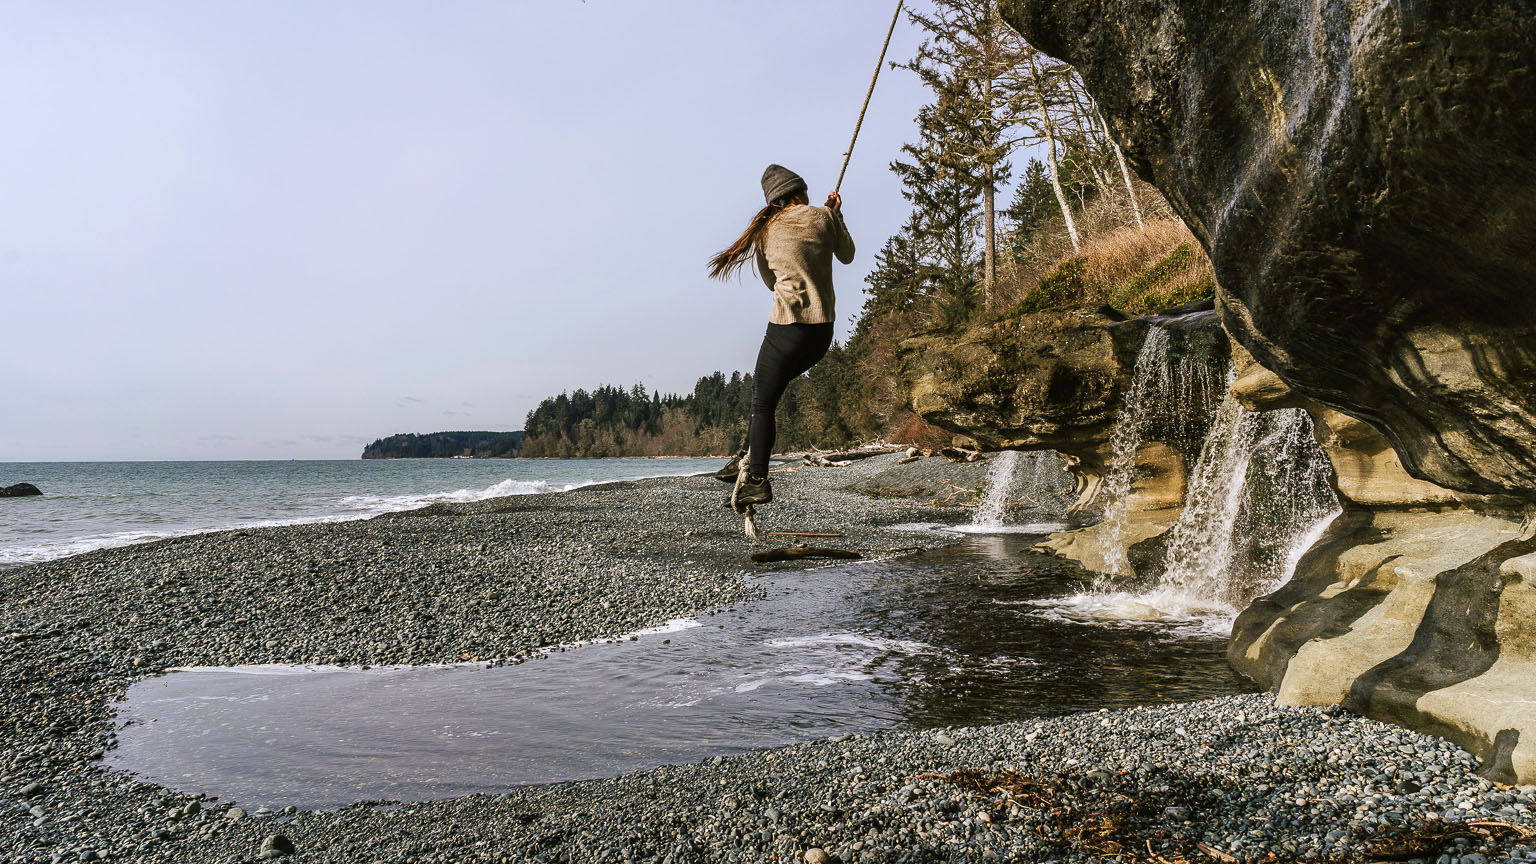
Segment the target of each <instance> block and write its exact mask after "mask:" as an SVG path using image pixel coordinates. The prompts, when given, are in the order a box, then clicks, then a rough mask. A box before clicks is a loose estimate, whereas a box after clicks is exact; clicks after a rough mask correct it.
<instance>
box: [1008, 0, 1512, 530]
mask: <svg viewBox="0 0 1536 864" xmlns="http://www.w3.org/2000/svg"><path fill="white" fill-rule="evenodd" d="M1002 8H1003V14H1004V16H1005V17H1006V18H1007V19H1008V20H1009V21H1010V22H1011V23H1012V24H1013V25H1014V26H1015V27H1017V28H1018V29H1019V30H1020V31H1021V32H1023V33H1024V34H1025V35H1026V37H1028V38H1029V39H1030V41H1031V42H1033V43H1034V44H1037V45H1039V46H1040V47H1041V48H1043V49H1044V50H1045V51H1047V52H1049V53H1051V54H1053V55H1056V56H1059V57H1062V58H1064V59H1066V60H1067V61H1069V62H1071V63H1072V64H1073V65H1074V66H1076V67H1077V68H1078V69H1079V70H1080V71H1081V72H1082V74H1083V77H1084V79H1085V81H1086V82H1087V85H1088V89H1089V90H1090V91H1091V92H1092V93H1093V95H1094V97H1095V98H1096V99H1097V100H1098V101H1099V103H1100V105H1101V106H1102V107H1103V110H1104V113H1105V114H1106V115H1107V116H1108V117H1109V120H1110V124H1111V126H1112V129H1113V131H1114V134H1115V137H1116V138H1117V139H1118V140H1119V141H1120V143H1121V145H1122V147H1124V149H1125V151H1126V154H1127V156H1128V157H1129V158H1130V160H1131V161H1132V163H1133V164H1134V166H1135V168H1136V170H1137V172H1138V173H1139V174H1141V176H1142V177H1144V178H1145V179H1147V180H1149V181H1150V182H1152V183H1154V184H1155V185H1157V186H1158V188H1160V189H1161V190H1162V191H1163V193H1164V194H1165V195H1166V196H1167V197H1168V199H1169V201H1170V202H1171V203H1172V204H1173V206H1174V207H1175V209H1176V210H1178V212H1179V214H1180V215H1181V216H1182V217H1183V218H1184V220H1185V222H1186V223H1187V224H1188V225H1189V227H1190V229H1191V230H1192V231H1194V233H1195V234H1196V236H1198V237H1199V238H1200V240H1201V242H1202V243H1203V244H1204V246H1205V247H1206V250H1207V251H1208V252H1209V253H1210V256H1211V259H1212V262H1213V263H1214V265H1215V270H1216V275H1217V279H1218V281H1219V283H1220V289H1219V291H1218V303H1219V307H1220V311H1221V314H1222V320H1223V323H1224V324H1225V325H1226V327H1227V329H1228V330H1229V331H1230V332H1231V333H1232V335H1233V336H1234V337H1235V338H1236V339H1237V341H1238V342H1240V343H1241V344H1242V345H1244V346H1245V347H1247V348H1248V349H1249V350H1250V351H1251V352H1252V353H1253V354H1254V356H1256V357H1257V358H1258V360H1259V361H1260V362H1261V363H1262V364H1263V365H1264V366H1265V367H1267V368H1269V369H1271V370H1274V371H1275V372H1276V373H1278V376H1279V378H1280V379H1281V380H1283V381H1284V382H1285V383H1286V384H1288V385H1290V387H1292V388H1294V389H1295V390H1296V391H1297V392H1298V393H1299V394H1301V395H1304V396H1306V397H1308V398H1309V399H1311V400H1312V402H1313V403H1315V404H1317V405H1320V406H1326V407H1331V408H1335V409H1338V410H1340V411H1342V412H1344V413H1345V414H1348V415H1351V416H1353V417H1356V418H1360V419H1363V420H1365V421H1367V422H1369V424H1370V425H1371V426H1373V427H1375V428H1376V429H1377V430H1379V431H1380V432H1381V433H1382V434H1383V435H1384V436H1385V440H1386V441H1388V442H1390V444H1391V445H1392V447H1393V448H1394V449H1395V450H1396V452H1397V454H1398V456H1399V458H1400V459H1401V462H1402V466H1403V468H1404V469H1405V470H1406V472H1407V473H1408V474H1409V475H1411V476H1412V477H1415V478H1419V479H1423V480H1429V481H1432V482H1433V483H1435V484H1436V485H1438V486H1440V487H1443V488H1444V489H1446V490H1454V491H1458V492H1471V493H1478V494H1504V495H1510V496H1514V497H1517V498H1520V499H1524V500H1526V501H1533V500H1536V479H1533V478H1536V254H1533V251H1532V250H1533V249H1536V148H1533V147H1532V145H1531V143H1530V142H1531V141H1533V140H1536V2H1530V0H1505V2H1497V0H1491V2H1468V3H1460V2H1457V3H1408V4H1404V3H1388V2H1385V0H1367V2H1357V3H1344V2H1322V3H1302V2H1299V0H1282V2H1278V3H1258V2H1253V0H1239V2H1231V0H1160V2H1155V3H1146V2H1133V0H1003V2H1002Z"/></svg>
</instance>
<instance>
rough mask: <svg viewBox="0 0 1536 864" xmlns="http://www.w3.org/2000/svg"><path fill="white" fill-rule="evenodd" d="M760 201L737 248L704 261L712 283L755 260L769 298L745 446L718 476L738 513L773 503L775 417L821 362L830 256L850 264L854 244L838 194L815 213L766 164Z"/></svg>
mask: <svg viewBox="0 0 1536 864" xmlns="http://www.w3.org/2000/svg"><path fill="white" fill-rule="evenodd" d="M763 198H764V199H765V200H767V202H768V206H766V207H764V208H763V209H762V210H759V211H758V213H757V215H756V216H754V217H752V221H751V223H750V224H748V225H747V230H745V231H743V232H742V234H741V236H740V237H738V238H737V239H736V242H735V243H732V244H731V245H730V246H729V247H728V248H727V249H726V250H725V251H723V252H721V253H720V254H718V255H716V256H715V257H713V258H711V259H710V261H709V275H710V277H711V278H714V279H720V280H725V279H729V278H730V277H731V276H732V275H733V274H735V273H736V272H737V271H739V270H740V269H741V268H742V266H743V265H745V264H746V263H747V262H748V261H752V262H753V263H754V264H755V265H756V266H757V271H758V273H759V274H761V275H762V277H763V282H765V283H767V285H768V289H769V290H770V291H772V292H773V309H772V311H771V312H770V313H769V315H768V333H767V335H765V336H764V337H763V345H762V348H760V349H759V350H758V353H757V369H756V370H755V371H754V372H753V373H752V420H751V423H750V424H749V426H748V431H747V446H746V449H744V450H742V451H741V452H740V453H737V454H736V458H735V459H733V460H731V463H730V464H729V465H727V466H726V467H725V468H723V469H721V470H720V471H719V472H718V473H717V474H716V475H715V476H716V477H718V478H720V479H721V480H725V481H728V482H735V484H736V487H735V489H734V490H733V491H732V493H731V497H730V498H729V499H728V500H727V501H726V506H728V507H731V508H732V509H734V510H736V511H737V512H738V513H740V512H747V511H748V508H750V507H752V506H754V505H757V504H767V503H768V502H770V501H772V500H773V487H772V486H771V485H770V484H769V483H768V456H769V454H771V453H772V452H773V442H774V438H775V436H776V434H777V429H776V428H775V424H774V412H775V410H776V409H777V408H778V407H779V400H780V399H781V398H783V396H784V390H785V389H786V388H787V387H789V383H790V382H791V381H793V380H795V379H796V378H798V377H800V376H801V375H804V374H805V373H806V372H808V371H810V368H811V367H812V366H815V365H816V363H817V362H818V361H820V360H821V358H822V357H824V356H826V353H827V348H828V347H830V346H831V344H832V322H833V320H834V319H835V316H836V310H835V301H836V298H835V296H834V295H833V292H832V258H833V257H834V256H835V257H836V258H837V260H839V261H841V262H843V263H844V264H848V263H850V262H852V261H853V238H852V237H850V236H848V228H847V226H845V225H844V224H843V214H842V204H843V199H842V197H841V196H840V195H838V193H836V192H833V193H832V194H831V195H828V196H827V203H826V206H824V207H812V206H811V203H810V197H809V195H808V194H807V192H806V186H805V181H804V180H803V179H801V178H800V175H798V174H796V173H795V172H793V171H791V170H789V169H788V168H785V167H783V166H780V165H769V166H768V169H767V170H766V171H764V172H763ZM743 460H745V463H746V464H745V466H744V467H745V469H746V470H744V471H743V470H741V469H742V467H743V466H742V462H743Z"/></svg>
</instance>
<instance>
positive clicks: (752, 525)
mask: <svg viewBox="0 0 1536 864" xmlns="http://www.w3.org/2000/svg"><path fill="white" fill-rule="evenodd" d="M751 459H752V453H751V449H750V448H748V449H747V450H745V451H743V452H742V454H741V467H740V468H739V469H738V470H737V471H736V485H735V486H734V487H733V488H732V489H731V509H732V510H735V511H736V512H737V513H739V514H741V515H742V516H745V517H746V519H745V522H744V524H743V525H742V530H743V531H745V532H746V535H747V539H748V540H757V539H759V535H758V533H757V508H755V507H753V506H752V505H751V504H748V505H746V506H742V505H739V504H737V503H736V496H737V495H738V494H740V493H741V487H742V486H744V485H746V482H747V474H748V472H747V466H748V465H749V464H750V463H751Z"/></svg>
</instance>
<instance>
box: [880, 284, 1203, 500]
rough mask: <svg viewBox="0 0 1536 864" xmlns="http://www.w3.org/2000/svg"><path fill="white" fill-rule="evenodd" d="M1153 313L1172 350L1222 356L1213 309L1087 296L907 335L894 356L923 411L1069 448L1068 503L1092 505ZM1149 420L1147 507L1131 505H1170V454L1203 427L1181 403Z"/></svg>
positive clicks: (995, 444) (1021, 441) (960, 424)
mask: <svg viewBox="0 0 1536 864" xmlns="http://www.w3.org/2000/svg"><path fill="white" fill-rule="evenodd" d="M1154 322H1155V323H1156V324H1158V325H1161V326H1163V327H1165V328H1166V329H1167V330H1168V332H1169V346H1168V351H1169V354H1170V357H1171V358H1173V359H1174V360H1183V361H1186V362H1191V363H1201V364H1205V365H1206V366H1208V367H1209V368H1211V369H1216V368H1221V367H1224V366H1225V364H1226V362H1227V346H1228V341H1227V338H1226V336H1225V334H1224V333H1223V332H1222V330H1221V325H1220V323H1219V322H1218V320H1217V319H1216V316H1215V315H1214V314H1212V313H1210V312H1195V313H1192V314H1186V315H1181V316H1179V317H1177V318H1160V319H1153V318H1134V319H1129V320H1127V319H1126V318H1125V317H1124V316H1123V315H1120V314H1118V313H1116V312H1114V310H1111V309H1108V308H1105V307H1097V308H1095V307H1087V306H1083V307H1073V308H1067V309H1053V310H1049V311H1046V312H1040V313H1036V314H1033V315H1024V316H1018V317H1012V318H1007V319H1004V320H1001V321H996V322H992V323H989V324H986V325H983V326H980V327H977V328H974V329H972V330H970V331H968V332H966V333H964V334H962V335H961V336H960V337H958V338H956V337H955V336H953V335H941V336H933V337H923V338H917V339H912V340H909V341H907V342H906V343H904V344H903V345H902V348H901V351H900V353H899V356H898V362H900V363H901V373H902V374H901V379H902V380H903V381H905V382H907V387H908V390H907V401H908V403H909V404H910V405H911V407H912V409H913V410H914V411H916V412H917V413H918V414H919V415H921V416H922V417H923V419H925V420H927V421H928V422H929V423H933V424H935V425H937V426H939V427H941V428H944V429H947V430H949V431H951V432H955V433H957V434H961V435H965V436H967V437H969V438H971V439H973V440H975V441H976V442H977V444H978V446H980V447H982V448H984V449H987V450H1005V449H1006V450H1056V451H1058V452H1060V453H1063V454H1065V455H1066V456H1067V457H1068V460H1069V462H1070V464H1071V470H1072V474H1073V477H1074V478H1075V479H1076V481H1077V484H1078V490H1077V491H1078V496H1077V503H1076V504H1075V505H1074V506H1073V510H1074V511H1076V512H1085V511H1090V510H1093V509H1094V508H1095V507H1097V506H1098V504H1099V501H1100V498H1101V497H1102V496H1101V492H1102V490H1101V484H1102V481H1103V479H1104V475H1105V473H1106V472H1107V471H1108V468H1109V465H1110V462H1111V460H1112V458H1113V454H1112V452H1111V448H1110V433H1111V431H1112V430H1113V428H1114V425H1115V422H1116V420H1117V418H1118V417H1119V416H1120V411H1121V407H1122V405H1123V404H1124V402H1125V397H1126V391H1127V389H1128V388H1129V387H1130V385H1131V382H1132V378H1133V375H1134V372H1135V365H1136V356H1137V353H1138V352H1139V351H1140V350H1141V347H1142V344H1143V342H1144V341H1145V339H1146V336H1147V331H1148V330H1149V328H1151V327H1152V326H1154ZM1155 407H1157V408H1166V407H1167V406H1166V405H1164V404H1161V403H1160V404H1159V405H1158V406H1155ZM1149 425H1150V426H1151V427H1153V428H1152V430H1151V431H1150V433H1149V434H1147V435H1145V436H1143V437H1144V440H1143V442H1142V447H1141V448H1139V449H1138V454H1139V457H1138V463H1139V467H1138V470H1137V472H1136V482H1135V483H1134V484H1133V489H1132V494H1133V495H1137V496H1141V497H1143V498H1145V499H1146V501H1145V502H1144V503H1145V505H1146V506H1145V507H1136V508H1133V512H1135V511H1139V510H1141V509H1166V508H1176V507H1177V502H1178V500H1179V498H1180V497H1181V494H1182V483H1183V473H1184V471H1183V466H1182V464H1178V465H1175V464H1173V462H1174V461H1177V460H1179V459H1182V458H1183V456H1184V455H1186V454H1183V450H1185V449H1188V448H1189V446H1190V444H1191V442H1192V441H1193V445H1194V448H1195V452H1194V453H1190V454H1187V455H1188V457H1189V458H1191V459H1192V458H1193V457H1194V456H1195V455H1197V454H1198V439H1199V438H1200V437H1201V436H1202V435H1203V429H1192V428H1190V424H1189V423H1188V418H1187V417H1185V416H1183V415H1182V414H1180V415H1179V416H1166V417H1153V418H1151V420H1150V423H1149ZM1170 483H1172V484H1174V485H1173V488H1169V484H1170ZM1173 515H1174V517H1176V516H1177V515H1178V514H1177V512H1175V513H1174V514H1173ZM1165 527H1166V526H1165Z"/></svg>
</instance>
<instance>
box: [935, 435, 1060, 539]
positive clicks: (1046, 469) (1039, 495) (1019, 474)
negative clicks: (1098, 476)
mask: <svg viewBox="0 0 1536 864" xmlns="http://www.w3.org/2000/svg"><path fill="white" fill-rule="evenodd" d="M1071 494H1072V478H1071V475H1069V474H1068V473H1067V470H1066V462H1065V461H1064V460H1063V459H1062V457H1061V455H1060V454H1058V453H1056V452H1055V451H1054V450H1031V451H1028V452H1020V451H1018V450H1005V451H1003V452H1002V453H999V454H998V455H997V456H995V457H994V459H993V462H992V466H991V467H990V468H988V469H987V495H986V497H985V498H984V499H982V502H981V505H980V506H978V507H977V508H976V512H975V514H974V515H973V516H972V517H971V524H969V525H961V526H957V527H956V529H955V530H957V531H961V532H963V533H967V534H1008V533H1021V534H1039V533H1049V532H1051V531H1060V530H1064V529H1065V528H1066V525H1065V524H1064V523H1060V522H1039V521H1033V522H1025V523H1015V524H1010V523H1009V522H1008V510H1009V506H1010V504H1011V505H1013V506H1014V508H1015V509H1018V510H1022V511H1024V512H1026V513H1029V514H1033V515H1035V516H1036V517H1037V518H1045V519H1054V518H1057V517H1059V515H1060V513H1061V512H1062V511H1063V510H1065V509H1066V506H1067V502H1068V500H1069V499H1070V497H1071Z"/></svg>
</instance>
